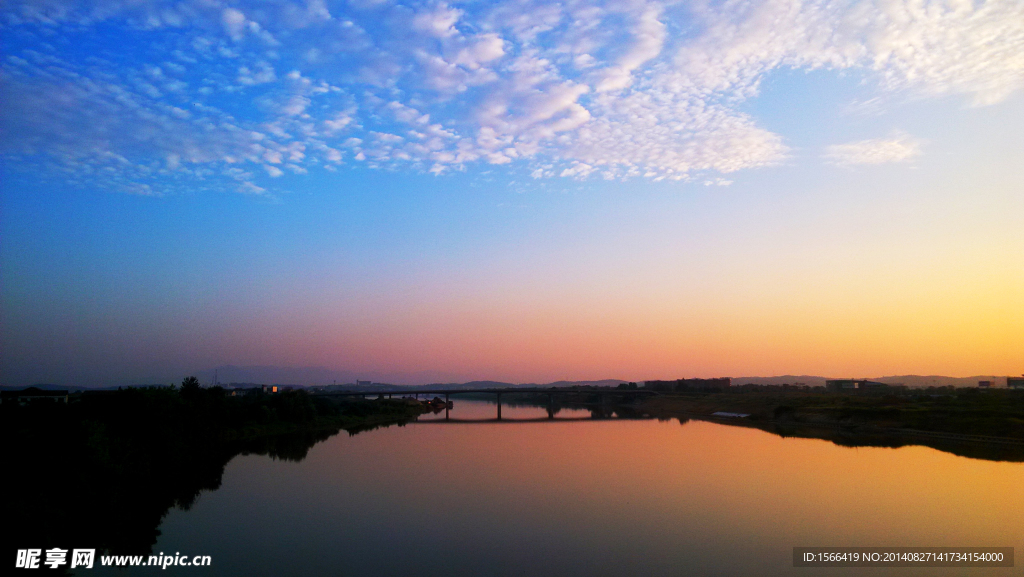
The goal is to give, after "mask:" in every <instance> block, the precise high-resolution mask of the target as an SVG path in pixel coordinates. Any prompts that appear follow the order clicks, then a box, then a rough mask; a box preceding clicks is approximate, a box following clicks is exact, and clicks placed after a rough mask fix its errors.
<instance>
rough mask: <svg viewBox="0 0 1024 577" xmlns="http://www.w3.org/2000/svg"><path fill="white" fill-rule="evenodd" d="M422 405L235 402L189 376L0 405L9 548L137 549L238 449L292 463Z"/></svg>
mask: <svg viewBox="0 0 1024 577" xmlns="http://www.w3.org/2000/svg"><path fill="white" fill-rule="evenodd" d="M423 410H424V409H423V408H422V405H420V404H419V403H408V402H405V401H401V400H394V401H392V400H383V399H381V400H375V401H368V400H363V399H352V400H347V401H332V400H329V399H325V398H318V397H315V396H311V395H308V394H306V393H305V392H303V391H289V392H283V393H277V394H264V393H261V392H258V391H253V393H251V394H246V395H242V396H237V397H236V396H229V394H228V393H227V391H225V390H223V389H221V388H219V387H215V388H210V389H203V388H200V387H199V384H198V382H197V381H196V380H195V379H194V378H189V379H185V381H184V382H183V383H182V386H181V388H180V389H176V388H172V387H168V388H149V389H138V388H132V389H125V390H118V391H102V392H92V393H84V394H81V395H78V396H76V397H74V398H73V400H72V402H70V403H68V404H64V403H54V402H49V401H41V402H37V403H33V404H29V405H27V406H17V404H16V403H4V405H3V406H2V407H0V431H2V433H3V435H4V439H5V441H6V443H5V446H6V453H7V456H8V459H7V462H8V464H9V468H8V470H7V473H6V474H5V476H4V484H5V488H6V489H7V490H6V491H5V499H4V505H3V522H4V524H5V525H6V526H7V527H8V528H9V529H14V530H9V531H8V533H9V534H11V535H12V536H13V537H14V538H13V539H11V540H9V542H8V547H9V548H10V549H19V548H30V547H34V548H39V547H54V546H58V547H64V548H68V547H89V548H92V547H95V548H97V554H100V552H101V551H104V552H109V553H112V554H125V555H127V554H134V555H146V554H149V553H150V550H151V547H152V546H153V544H155V543H156V539H157V537H158V535H159V530H158V526H159V524H160V521H161V520H162V519H163V517H164V515H166V513H167V512H168V510H170V508H171V507H174V506H178V507H181V508H183V509H188V508H189V507H190V506H191V505H192V504H193V503H194V502H195V500H196V499H197V498H198V496H199V494H200V493H201V492H202V491H203V490H210V489H216V488H218V487H219V486H220V482H221V475H222V474H223V472H224V467H225V465H226V464H227V463H228V461H230V460H231V459H232V458H233V457H234V456H235V455H238V454H249V453H255V454H265V455H269V456H271V457H273V458H280V459H287V460H295V461H298V460H301V459H303V458H304V457H305V456H306V453H307V451H308V450H309V448H310V447H312V446H313V445H314V444H316V443H317V442H319V441H321V440H324V439H326V438H328V437H330V436H332V435H334V434H336V433H338V432H339V431H340V430H342V429H344V430H346V431H348V432H350V433H351V434H355V433H356V432H359V431H362V430H366V429H369V428H375V427H378V426H386V425H389V424H396V423H397V424H403V423H405V422H408V421H409V420H411V419H414V418H415V417H416V416H417V415H419V414H420V413H422V412H423ZM11 555H12V556H13V551H12V552H11Z"/></svg>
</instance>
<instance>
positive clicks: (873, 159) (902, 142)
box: [823, 133, 923, 166]
mask: <svg viewBox="0 0 1024 577" xmlns="http://www.w3.org/2000/svg"><path fill="white" fill-rule="evenodd" d="M922 144H923V141H921V140H919V139H917V138H914V137H912V136H910V135H909V134H904V133H895V134H893V135H891V136H890V137H888V138H873V139H869V140H859V141H857V142H849V143H846V144H835V145H832V146H829V147H828V148H827V149H826V150H825V154H824V155H823V157H824V158H825V159H827V160H828V161H829V162H831V163H833V164H837V165H840V166H852V165H857V164H886V163H890V162H905V161H908V160H912V159H914V158H917V157H918V156H920V155H921V145H922Z"/></svg>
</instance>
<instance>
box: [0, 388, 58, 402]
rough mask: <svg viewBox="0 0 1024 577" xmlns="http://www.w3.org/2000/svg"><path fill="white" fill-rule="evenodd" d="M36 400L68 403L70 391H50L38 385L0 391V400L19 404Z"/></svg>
mask: <svg viewBox="0 0 1024 577" xmlns="http://www.w3.org/2000/svg"><path fill="white" fill-rule="evenodd" d="M36 401H49V402H56V403H67V402H68V392H67V391H50V390H45V389H40V388H38V387H29V388H27V389H22V390H20V391H2V392H0V402H3V403H4V404H7V403H18V404H19V405H27V404H29V403H32V402H36Z"/></svg>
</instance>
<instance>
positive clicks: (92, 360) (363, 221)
mask: <svg viewBox="0 0 1024 577" xmlns="http://www.w3.org/2000/svg"><path fill="white" fill-rule="evenodd" d="M0 101H2V103H3V105H2V106H0V346H2V349H0V384H4V385H27V384H33V383H56V384H63V385H72V386H74V385H77V386H101V385H122V384H131V383H151V382H152V383H155V382H172V381H179V380H180V379H181V378H182V377H183V376H185V375H187V374H193V373H200V374H201V375H203V380H204V382H205V381H207V380H209V375H208V374H207V373H209V372H210V371H211V370H212V369H213V368H214V367H218V366H226V365H237V366H254V365H259V366H276V367H324V368H326V369H329V370H333V371H339V372H340V373H339V374H345V375H353V376H354V377H358V378H363V379H373V380H383V381H388V382H396V383H403V384H418V383H425V382H438V381H441V382H446V381H447V382H451V381H468V380H474V379H492V380H503V381H510V382H547V381H553V380H559V379H569V380H584V379H603V378H620V379H626V380H645V379H664V378H680V377H710V376H753V375H765V376H767V375H778V374H815V375H824V376H835V377H854V376H856V377H869V376H883V375H897V374H944V375H949V376H969V375H976V374H1006V375H1018V374H1022V373H1024V232H1022V228H1021V226H1022V223H1024V171H1021V170H1020V167H1021V166H1024V144H1022V143H1024V141H1022V140H1021V136H1020V135H1021V134H1024V2H1021V1H1020V0H988V1H970V0H964V1H958V0H939V1H921V0H913V1H906V0H873V1H861V0H843V1H837V0H814V1H803V0H765V1H759V2H751V1H746V0H726V1H715V2H707V1H703V0H701V1H693V2H671V1H669V2H659V1H645V0H623V1H611V2H594V1H564V2H559V3H554V2H535V1H532V0H509V1H497V2H485V1H466V2H447V3H445V2H431V1H428V2H397V1H392V0H348V1H337V2H335V1H325V0H309V1H291V0H261V1H258V2H244V1H222V0H177V1H162V0H92V1H81V2H75V3H68V2H64V1H62V0H10V1H8V2H5V3H4V4H3V5H2V6H0ZM304 384H313V383H304Z"/></svg>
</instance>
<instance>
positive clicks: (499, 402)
mask: <svg viewBox="0 0 1024 577" xmlns="http://www.w3.org/2000/svg"><path fill="white" fill-rule="evenodd" d="M496 395H497V397H498V420H499V421H500V420H501V393H496Z"/></svg>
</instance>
